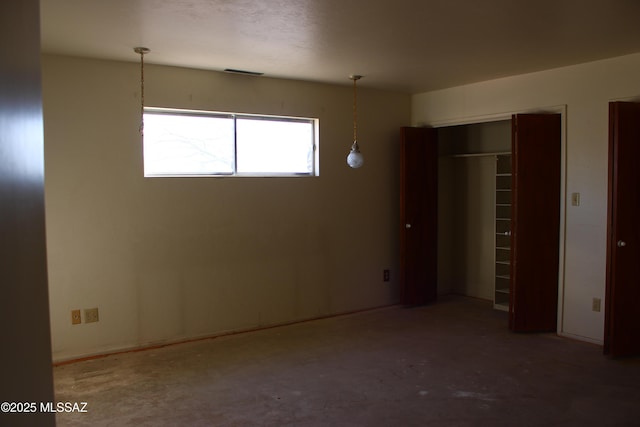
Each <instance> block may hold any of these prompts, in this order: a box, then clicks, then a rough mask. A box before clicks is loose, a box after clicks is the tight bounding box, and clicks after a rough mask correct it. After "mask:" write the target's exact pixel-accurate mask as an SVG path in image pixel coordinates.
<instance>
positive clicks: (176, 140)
mask: <svg viewBox="0 0 640 427" xmlns="http://www.w3.org/2000/svg"><path fill="white" fill-rule="evenodd" d="M233 162H234V146H233V119H232V118H230V117H216V116H192V115H182V114H179V115H170V114H154V113H148V112H147V113H145V114H144V174H145V176H148V175H199V174H202V175H210V174H231V173H233Z"/></svg>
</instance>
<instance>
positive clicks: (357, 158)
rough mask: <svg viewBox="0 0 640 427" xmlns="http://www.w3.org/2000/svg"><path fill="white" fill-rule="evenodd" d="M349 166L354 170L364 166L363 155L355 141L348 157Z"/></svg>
mask: <svg viewBox="0 0 640 427" xmlns="http://www.w3.org/2000/svg"><path fill="white" fill-rule="evenodd" d="M347 164H348V165H349V167H351V168H353V169H357V168H359V167H361V166H362V165H363V164H364V157H363V156H362V153H360V147H358V142H357V141H353V145H352V146H351V151H350V152H349V154H348V155H347Z"/></svg>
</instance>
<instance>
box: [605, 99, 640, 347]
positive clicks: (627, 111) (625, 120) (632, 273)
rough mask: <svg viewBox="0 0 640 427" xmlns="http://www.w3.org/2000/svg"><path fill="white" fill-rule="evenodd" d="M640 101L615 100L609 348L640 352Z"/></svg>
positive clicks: (607, 322) (611, 149) (611, 130)
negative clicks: (639, 221) (639, 224)
mask: <svg viewBox="0 0 640 427" xmlns="http://www.w3.org/2000/svg"><path fill="white" fill-rule="evenodd" d="M638 159H640V104H638V103H631V102H612V103H610V104H609V215H608V216H609V219H608V233H607V245H608V246H607V293H606V300H605V332H604V352H605V354H611V355H612V356H637V355H640V315H638V311H639V310H640V228H639V227H638V218H640V161H639V160H638Z"/></svg>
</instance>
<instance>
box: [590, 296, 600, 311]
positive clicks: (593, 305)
mask: <svg viewBox="0 0 640 427" xmlns="http://www.w3.org/2000/svg"><path fill="white" fill-rule="evenodd" d="M591 310H593V311H598V312H599V311H600V298H594V299H593V300H591Z"/></svg>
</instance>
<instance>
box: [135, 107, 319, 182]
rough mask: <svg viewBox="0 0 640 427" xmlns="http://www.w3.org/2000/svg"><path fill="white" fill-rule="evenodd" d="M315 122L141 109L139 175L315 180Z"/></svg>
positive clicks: (189, 111)
mask: <svg viewBox="0 0 640 427" xmlns="http://www.w3.org/2000/svg"><path fill="white" fill-rule="evenodd" d="M317 122H318V121H317V119H307V118H296V117H277V116H258V115H247V114H232V113H213V112H206V111H191V110H169V109H159V108H145V110H144V175H145V176H147V177H154V176H156V177H157V176H203V175H207V176H315V175H318V173H317V171H318V167H317V162H318V156H317V143H316V140H317Z"/></svg>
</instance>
